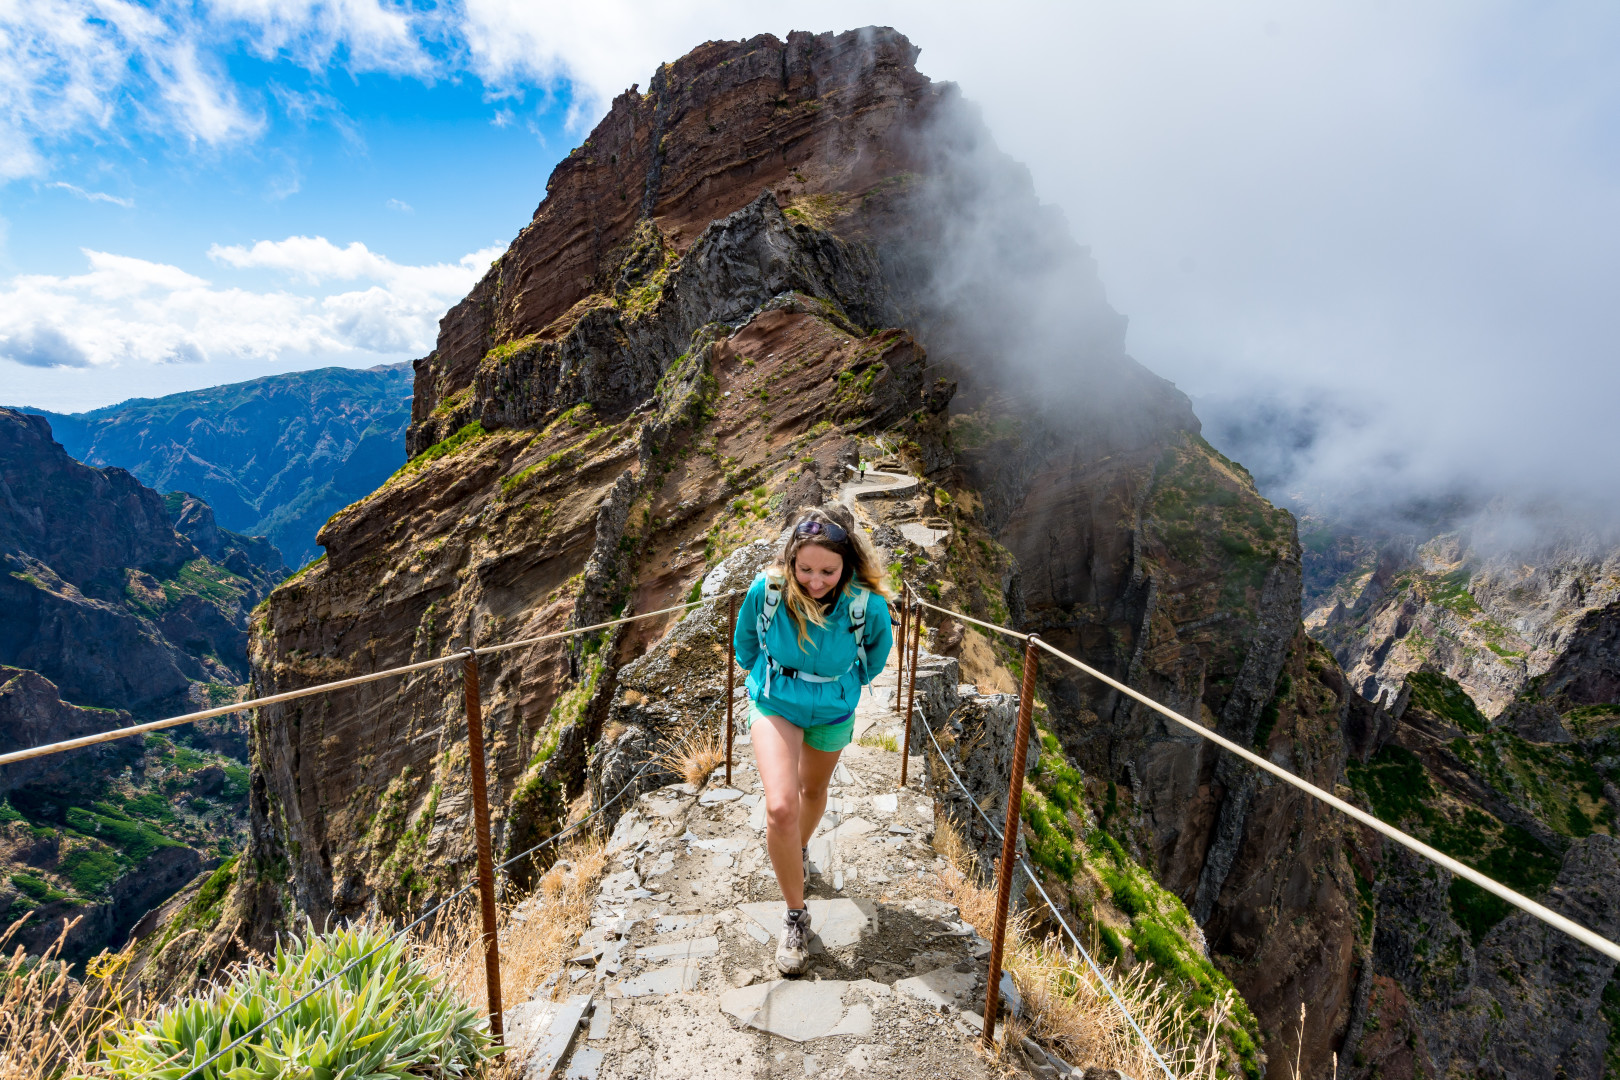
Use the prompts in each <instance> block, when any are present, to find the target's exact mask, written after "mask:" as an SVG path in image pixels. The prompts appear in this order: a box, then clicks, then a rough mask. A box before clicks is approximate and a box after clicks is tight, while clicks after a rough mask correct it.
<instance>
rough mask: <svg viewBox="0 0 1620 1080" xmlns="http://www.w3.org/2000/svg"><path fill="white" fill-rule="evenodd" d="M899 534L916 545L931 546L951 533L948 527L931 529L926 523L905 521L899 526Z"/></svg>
mask: <svg viewBox="0 0 1620 1080" xmlns="http://www.w3.org/2000/svg"><path fill="white" fill-rule="evenodd" d="M900 535H901V536H903V537H905V538H906V539H907V540H910V541H911V542H912V543H913V544H916V545H917V546H918V547H925V548H926V547H933V546H934V545H935V544H937V543H939V542H940V541H941V540H943V539H945V538H946V537H947V536H949V535H951V530H949V529H932V528H929V527H928V526H927V525H918V524H916V523H915V522H910V521H908V522H906V523H905V524H904V525H901V526H900Z"/></svg>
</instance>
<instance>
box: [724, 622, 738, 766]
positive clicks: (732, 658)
mask: <svg viewBox="0 0 1620 1080" xmlns="http://www.w3.org/2000/svg"><path fill="white" fill-rule="evenodd" d="M726 604H727V608H726V611H727V614H726V787H730V786H731V733H732V726H731V725H732V719H731V712H732V702H734V701H735V700H736V694H737V656H736V653H735V651H734V650H735V648H736V646H735V645H733V644H732V643H733V642H734V641H736V639H737V594H736V593H735V592H734V593H732V594H731V599H730V600H728V601H727V602H726Z"/></svg>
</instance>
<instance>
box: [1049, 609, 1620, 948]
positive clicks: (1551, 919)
mask: <svg viewBox="0 0 1620 1080" xmlns="http://www.w3.org/2000/svg"><path fill="white" fill-rule="evenodd" d="M1035 643H1036V644H1037V645H1039V646H1040V647H1041V648H1043V649H1045V650H1046V651H1047V652H1049V653H1051V654H1052V655H1053V656H1055V657H1057V658H1058V659H1059V660H1062V661H1063V662H1065V663H1067V664H1070V665H1072V666H1074V667H1076V668H1079V669H1080V670H1081V671H1083V672H1085V673H1086V674H1087V675H1090V676H1091V677H1092V678H1094V679H1097V680H1099V681H1101V682H1103V683H1106V684H1107V685H1109V686H1111V687H1113V688H1114V689H1115V690H1118V691H1119V692H1120V693H1122V694H1124V695H1126V696H1127V697H1130V698H1133V699H1134V700H1136V701H1139V702H1141V703H1142V704H1143V705H1146V706H1147V707H1148V708H1150V709H1152V710H1153V711H1154V712H1157V713H1160V714H1162V715H1163V716H1165V717H1167V718H1168V719H1171V720H1174V721H1175V722H1176V723H1178V724H1180V725H1181V726H1182V727H1184V728H1187V729H1188V730H1190V731H1193V732H1196V733H1197V734H1199V735H1202V736H1203V737H1204V738H1206V739H1208V740H1210V741H1211V742H1213V743H1215V744H1216V745H1218V746H1220V747H1221V748H1222V749H1225V750H1228V751H1230V752H1231V753H1234V754H1236V755H1237V756H1238V757H1240V758H1242V759H1243V760H1244V761H1247V762H1248V763H1249V764H1251V765H1254V766H1257V767H1259V768H1261V769H1264V770H1265V771H1266V772H1268V773H1270V774H1271V775H1273V776H1275V777H1277V778H1278V779H1279V780H1281V781H1283V782H1284V783H1286V784H1292V785H1293V786H1294V787H1296V788H1299V790H1301V791H1303V792H1305V793H1306V794H1309V795H1313V796H1315V797H1316V798H1318V799H1320V800H1322V801H1323V802H1325V803H1327V804H1328V805H1329V806H1331V807H1333V808H1334V809H1336V810H1339V811H1342V812H1343V813H1345V814H1348V815H1349V816H1350V817H1352V818H1354V819H1356V820H1357V821H1359V822H1361V823H1362V824H1363V825H1365V826H1367V827H1368V828H1369V829H1373V830H1375V831H1377V832H1379V833H1382V834H1383V835H1384V836H1387V837H1389V838H1390V839H1391V840H1393V841H1395V842H1396V843H1397V844H1400V845H1402V846H1403V847H1406V848H1410V849H1411V850H1412V851H1415V852H1417V853H1418V854H1419V855H1422V856H1423V857H1424V858H1425V859H1428V860H1430V861H1431V862H1434V863H1438V864H1439V865H1440V866H1443V867H1445V868H1446V869H1447V870H1449V871H1451V872H1452V873H1453V874H1456V875H1457V876H1458V877H1461V878H1465V879H1466V880H1468V881H1471V882H1473V883H1474V884H1475V885H1478V886H1479V887H1480V888H1482V889H1484V890H1485V891H1486V892H1488V893H1492V894H1494V895H1496V896H1499V897H1501V898H1502V899H1503V900H1506V901H1507V902H1508V903H1510V904H1512V905H1514V906H1515V907H1517V908H1520V909H1522V910H1524V911H1527V912H1529V913H1530V914H1531V915H1534V916H1535V917H1536V918H1538V919H1540V920H1541V921H1542V922H1544V923H1546V924H1547V925H1549V926H1552V927H1556V928H1557V929H1559V930H1562V931H1563V932H1564V933H1566V934H1568V935H1569V936H1570V937H1572V938H1574V939H1575V940H1577V941H1579V942H1581V943H1582V944H1585V945H1590V946H1591V947H1592V948H1594V949H1596V950H1597V951H1598V952H1600V953H1602V954H1603V955H1604V956H1607V957H1609V958H1610V959H1611V960H1620V945H1616V944H1615V943H1614V942H1612V941H1610V940H1609V939H1608V938H1605V937H1600V936H1599V935H1597V934H1594V933H1593V932H1592V931H1590V930H1588V929H1587V928H1586V927H1584V926H1582V925H1581V924H1580V923H1578V922H1575V921H1573V920H1571V919H1569V918H1566V917H1565V916H1563V915H1560V914H1558V912H1556V911H1553V910H1552V909H1551V908H1548V907H1544V906H1542V905H1541V904H1538V903H1536V902H1535V901H1534V900H1532V899H1530V898H1529V897H1528V896H1522V895H1520V894H1519V893H1516V892H1514V891H1513V890H1512V889H1510V888H1508V887H1507V886H1506V885H1503V884H1501V883H1500V882H1498V881H1494V880H1492V879H1491V878H1488V877H1486V876H1485V875H1484V874H1482V873H1480V872H1479V871H1478V870H1475V869H1473V868H1472V867H1469V866H1465V865H1463V864H1462V863H1460V862H1458V861H1457V860H1456V859H1453V858H1452V857H1451V856H1449V855H1447V854H1445V853H1444V852H1441V851H1436V850H1435V849H1434V848H1432V847H1430V846H1429V845H1428V844H1425V843H1424V842H1423V841H1421V840H1419V839H1418V838H1417V837H1415V836H1410V835H1408V834H1407V833H1404V832H1402V831H1401V830H1399V829H1397V828H1395V826H1393V825H1387V824H1385V823H1384V822H1382V821H1380V820H1379V819H1378V818H1375V817H1373V816H1372V815H1371V814H1369V813H1367V812H1366V811H1365V810H1361V809H1358V808H1357V807H1354V806H1352V805H1350V804H1349V803H1347V802H1345V801H1344V800H1343V799H1341V798H1339V797H1338V796H1336V795H1332V794H1330V793H1328V792H1326V791H1323V790H1322V789H1321V788H1319V787H1317V786H1316V785H1315V784H1313V783H1311V782H1310V781H1308V780H1302V779H1300V778H1299V777H1298V776H1295V775H1294V774H1293V773H1291V772H1289V771H1288V770H1287V769H1284V768H1282V767H1280V766H1278V765H1275V764H1273V763H1271V762H1270V761H1267V760H1266V759H1265V758H1263V757H1261V756H1260V755H1259V754H1256V753H1253V752H1251V751H1249V750H1246V749H1244V748H1243V747H1241V746H1239V745H1238V744H1237V743H1235V742H1233V741H1232V740H1231V739H1228V738H1225V737H1223V736H1221V735H1217V734H1216V733H1215V732H1213V731H1211V730H1209V729H1208V728H1206V727H1204V726H1203V725H1202V724H1199V723H1197V722H1195V721H1192V720H1189V719H1187V718H1186V717H1185V716H1182V715H1181V714H1180V713H1178V712H1176V711H1175V710H1173V709H1169V708H1167V707H1165V706H1163V705H1160V704H1159V703H1158V702H1157V701H1154V700H1153V699H1152V698H1150V697H1148V696H1147V695H1145V694H1139V693H1137V692H1136V691H1135V690H1132V689H1131V688H1130V687H1128V686H1126V685H1125V684H1124V683H1122V682H1120V681H1119V680H1117V679H1111V678H1109V677H1108V676H1107V675H1104V674H1103V673H1102V672H1100V671H1098V670H1097V669H1096V668H1094V667H1091V666H1090V665H1088V664H1085V663H1082V662H1081V661H1079V660H1076V659H1075V658H1074V657H1072V656H1070V655H1069V654H1068V653H1065V652H1060V651H1059V650H1057V649H1055V648H1053V647H1052V646H1050V645H1048V644H1047V643H1046V642H1044V641H1042V640H1041V639H1040V638H1038V637H1037V638H1036V639H1035Z"/></svg>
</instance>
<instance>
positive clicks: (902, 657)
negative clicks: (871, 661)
mask: <svg viewBox="0 0 1620 1080" xmlns="http://www.w3.org/2000/svg"><path fill="white" fill-rule="evenodd" d="M907 592H908V587H907V586H906V585H905V584H904V583H903V582H902V583H901V586H900V636H899V638H898V639H897V640H898V641H899V642H900V654H899V656H898V657H896V658H895V661H894V707H895V711H897V712H898V711H899V709H900V691H901V690H904V689H905V686H906V642H908V641H910V640H911V639H910V638H908V637H907V636H906V635H907V634H908V633H910V631H911V604H910V599H909V597H908V596H907V595H906V594H907Z"/></svg>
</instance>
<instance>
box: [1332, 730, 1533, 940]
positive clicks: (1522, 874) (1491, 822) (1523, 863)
mask: <svg viewBox="0 0 1620 1080" xmlns="http://www.w3.org/2000/svg"><path fill="white" fill-rule="evenodd" d="M1503 734H1505V733H1499V732H1498V733H1493V734H1492V735H1491V736H1487V737H1486V738H1485V739H1482V740H1479V743H1478V748H1479V749H1480V750H1486V751H1487V752H1488V748H1487V745H1486V744H1487V743H1488V742H1489V740H1490V739H1492V738H1494V737H1496V736H1497V735H1503ZM1520 741H1521V742H1522V740H1520ZM1482 756H1483V755H1482ZM1345 771H1346V774H1347V775H1348V777H1349V779H1350V784H1351V786H1352V787H1354V788H1355V789H1356V790H1357V791H1358V792H1360V793H1361V794H1362V795H1363V796H1364V797H1365V798H1366V799H1367V801H1368V803H1369V804H1370V805H1371V806H1372V809H1373V813H1374V814H1375V815H1376V816H1377V817H1379V818H1381V819H1382V820H1384V821H1388V822H1390V823H1391V824H1397V825H1401V826H1402V827H1404V828H1407V829H1408V830H1410V831H1411V832H1412V833H1413V834H1414V835H1416V836H1417V837H1418V838H1419V839H1422V840H1425V841H1427V842H1428V843H1429V844H1432V845H1433V846H1434V847H1436V848H1438V849H1440V850H1441V851H1443V852H1445V853H1446V854H1448V855H1450V856H1451V857H1452V858H1454V859H1457V860H1458V861H1459V862H1462V863H1464V864H1465V865H1467V866H1469V867H1472V868H1473V869H1475V870H1478V871H1479V872H1480V873H1482V874H1485V875H1487V876H1489V877H1491V878H1494V879H1495V880H1497V881H1500V882H1502V883H1503V884H1504V885H1506V886H1508V887H1509V888H1511V889H1514V890H1517V891H1518V892H1522V893H1525V894H1527V895H1529V896H1536V895H1538V894H1540V893H1542V892H1544V891H1545V890H1546V889H1547V888H1548V887H1549V886H1550V885H1551V884H1552V882H1553V880H1554V878H1556V877H1557V876H1558V869H1559V866H1560V865H1561V861H1562V860H1561V857H1560V853H1559V852H1556V851H1550V850H1548V849H1547V848H1546V847H1544V846H1543V845H1542V844H1540V843H1538V842H1537V841H1536V840H1535V838H1534V837H1532V836H1531V835H1530V834H1529V833H1527V832H1525V831H1524V830H1523V829H1521V828H1519V827H1518V826H1516V825H1511V824H1507V823H1504V822H1502V821H1500V820H1498V819H1497V818H1495V817H1493V816H1492V815H1490V814H1487V813H1485V812H1483V811H1481V810H1479V809H1477V808H1475V807H1473V806H1470V805H1467V804H1465V803H1461V802H1459V801H1458V800H1456V799H1455V798H1451V797H1449V796H1446V795H1443V794H1442V793H1441V792H1440V791H1439V790H1438V789H1437V788H1436V787H1435V786H1434V784H1433V783H1431V782H1430V780H1429V775H1428V771H1427V770H1426V769H1425V768H1424V766H1423V763H1422V762H1421V761H1420V760H1419V759H1418V757H1417V755H1415V754H1413V753H1412V752H1411V751H1409V750H1406V749H1404V748H1402V747H1399V746H1394V745H1390V746H1386V747H1384V749H1382V750H1380V751H1379V752H1378V753H1377V754H1375V755H1374V756H1373V758H1372V759H1371V760H1370V761H1368V762H1367V764H1365V765H1360V764H1357V763H1355V762H1352V763H1351V764H1350V765H1349V766H1347V768H1346V770H1345ZM1487 772H1488V770H1487ZM1450 900H1451V909H1452V917H1453V918H1454V919H1456V920H1457V923H1458V925H1459V926H1461V927H1463V928H1464V929H1465V930H1467V931H1468V934H1469V936H1470V937H1471V938H1472V939H1473V941H1474V943H1475V944H1478V943H1479V942H1480V941H1481V940H1482V939H1483V938H1484V936H1485V934H1486V933H1487V932H1489V930H1490V929H1491V927H1493V926H1495V925H1496V924H1497V923H1498V922H1500V921H1501V920H1502V918H1503V917H1504V916H1506V915H1507V913H1508V910H1509V909H1508V906H1507V904H1506V903H1505V902H1504V901H1501V900H1498V899H1497V898H1496V897H1494V896H1492V895H1491V894H1489V893H1486V892H1485V891H1484V890H1482V889H1480V888H1478V887H1477V886H1475V885H1473V884H1471V883H1470V882H1467V881H1465V880H1463V879H1461V878H1456V879H1453V881H1452V884H1451V887H1450Z"/></svg>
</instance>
